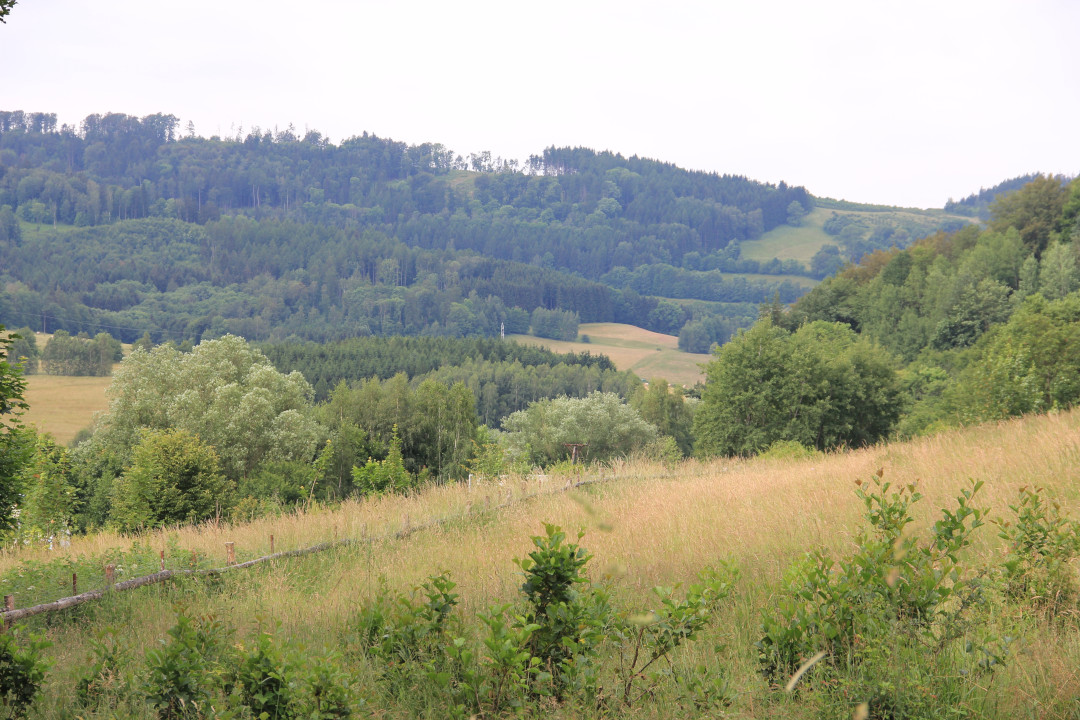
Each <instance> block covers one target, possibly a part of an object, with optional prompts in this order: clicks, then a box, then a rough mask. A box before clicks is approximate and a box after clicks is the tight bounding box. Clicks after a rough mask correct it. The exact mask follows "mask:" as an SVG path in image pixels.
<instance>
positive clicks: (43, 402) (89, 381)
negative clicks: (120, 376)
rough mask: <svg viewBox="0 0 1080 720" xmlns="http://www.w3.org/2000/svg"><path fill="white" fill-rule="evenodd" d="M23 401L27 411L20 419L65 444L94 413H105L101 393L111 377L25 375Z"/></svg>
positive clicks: (104, 404) (105, 397)
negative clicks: (28, 405)
mask: <svg viewBox="0 0 1080 720" xmlns="http://www.w3.org/2000/svg"><path fill="white" fill-rule="evenodd" d="M26 381H27V382H26V402H28V403H29V404H30V410H29V411H28V412H27V413H26V414H25V415H24V416H23V419H24V420H25V421H26V422H27V423H29V424H31V425H34V426H36V427H37V428H38V430H40V431H42V432H47V433H50V434H52V436H53V437H54V438H55V439H56V441H57V442H59V443H61V444H63V445H66V444H68V443H69V442H71V440H72V439H73V438H74V437H75V435H76V433H78V432H79V431H80V430H82V429H83V428H85V427H87V426H88V425H90V423H91V422H92V421H93V419H94V415H95V414H96V413H99V412H102V411H104V410H108V408H109V399H108V397H107V396H106V395H105V390H106V389H107V388H108V387H109V385H110V384H111V383H112V378H111V377H69V376H66V375H28V376H26Z"/></svg>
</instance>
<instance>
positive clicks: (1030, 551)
mask: <svg viewBox="0 0 1080 720" xmlns="http://www.w3.org/2000/svg"><path fill="white" fill-rule="evenodd" d="M1009 507H1010V509H1011V510H1012V511H1013V514H1014V515H1015V516H1016V519H1015V521H1014V522H1011V523H1010V522H1001V523H999V525H1000V527H1001V532H1000V533H999V535H1000V537H1001V538H1002V539H1004V540H1005V541H1006V542H1008V548H1009V554H1008V556H1007V557H1006V559H1005V564H1004V579H1005V589H1006V593H1007V594H1008V595H1009V596H1010V597H1012V598H1014V599H1023V600H1025V601H1027V602H1029V603H1031V604H1033V605H1035V606H1036V607H1039V608H1041V609H1044V610H1046V611H1047V612H1048V613H1049V614H1050V615H1056V614H1057V613H1058V612H1059V611H1060V610H1062V609H1064V608H1065V607H1069V606H1075V605H1076V601H1077V598H1078V597H1080V587H1078V580H1077V576H1076V570H1075V568H1074V567H1073V564H1072V561H1073V560H1074V559H1075V558H1076V557H1077V556H1078V555H1080V523H1078V522H1076V521H1075V520H1070V519H1069V518H1068V517H1067V515H1065V514H1064V513H1063V512H1062V510H1061V505H1060V504H1059V503H1058V502H1056V501H1049V500H1048V499H1047V498H1046V497H1045V495H1044V490H1043V488H1041V487H1036V488H1029V487H1022V488H1020V500H1019V502H1018V503H1017V504H1016V505H1010V506H1009Z"/></svg>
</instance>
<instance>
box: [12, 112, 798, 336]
mask: <svg viewBox="0 0 1080 720" xmlns="http://www.w3.org/2000/svg"><path fill="white" fill-rule="evenodd" d="M812 206H813V199H812V198H811V197H810V195H809V194H808V193H807V192H806V191H805V189H803V188H791V187H788V186H786V185H785V184H784V183H780V184H779V185H775V186H774V185H768V184H762V183H758V182H753V181H750V180H748V179H746V178H742V177H736V176H727V175H724V176H721V175H717V174H712V173H701V172H689V171H685V170H681V169H679V168H677V167H675V166H673V165H670V164H666V163H661V162H657V161H653V160H646V159H641V158H637V157H631V158H624V157H622V156H620V155H616V154H612V153H607V152H603V153H597V152H594V151H592V150H587V149H582V148H576V149H569V148H563V149H558V148H548V149H547V150H545V151H543V153H541V154H540V155H536V156H533V157H531V158H530V159H529V161H528V162H527V163H526V165H525V166H524V167H520V168H519V167H518V165H517V163H516V162H505V161H502V160H499V159H494V160H493V159H491V158H490V157H489V156H488V155H487V154H481V155H477V156H471V157H470V158H468V159H465V158H461V157H458V156H455V155H453V153H451V152H450V151H449V150H447V149H446V148H444V147H442V146H440V145H433V144H422V145H416V146H410V145H406V144H405V143H400V142H395V141H392V140H388V139H383V138H378V137H375V136H372V135H367V134H364V135H361V136H357V137H352V138H349V139H347V140H345V141H343V142H341V143H340V144H337V145H335V144H333V143H330V142H328V141H327V140H326V139H325V138H323V137H322V136H321V135H319V133H317V132H309V133H308V134H307V135H305V136H304V137H302V138H301V137H298V136H296V134H295V133H293V132H292V131H291V130H284V131H280V132H275V133H270V132H264V131H259V130H257V129H254V130H252V131H251V132H249V133H248V134H247V135H246V136H244V135H242V134H238V135H237V137H235V138H227V139H221V138H217V137H214V138H209V139H207V138H202V137H198V136H196V135H194V134H193V132H192V131H191V130H190V129H189V130H188V131H187V132H185V133H184V134H183V136H181V134H180V133H179V132H178V128H177V121H176V118H175V117H173V116H171V115H160V114H158V115H150V116H147V117H144V118H135V117H131V116H127V115H121V114H107V115H103V116H100V115H92V116H89V117H87V118H86V119H85V120H84V121H83V123H82V124H81V127H80V128H78V129H76V128H72V127H68V126H63V127H60V128H57V126H56V119H55V116H53V115H50V114H47V113H23V112H21V111H14V112H0V283H2V287H3V290H2V291H0V315H2V316H4V317H5V319H7V320H8V322H10V323H11V324H12V325H34V326H37V325H39V324H40V325H43V326H44V328H45V329H65V330H68V331H70V332H73V333H75V332H79V331H81V330H91V331H94V330H97V329H99V328H100V327H102V326H109V329H110V330H113V334H114V335H118V336H120V337H124V338H125V339H127V340H132V339H134V337H138V336H139V335H140V334H141V333H142V332H143V331H149V332H150V333H151V334H152V336H153V337H154V339H175V340H181V339H189V340H193V341H197V340H199V339H201V338H203V337H217V336H220V335H221V334H223V333H225V332H232V333H237V334H241V335H243V336H245V337H247V338H250V339H268V338H276V339H283V338H287V337H290V336H296V337H300V338H305V339H313V340H327V339H335V338H343V337H353V336H358V335H366V334H382V335H390V334H429V335H455V336H472V335H485V336H493V335H495V334H497V333H498V332H499V331H500V328H501V327H502V326H504V325H505V326H507V328H508V329H507V331H508V332H521V331H523V330H524V328H522V327H521V325H522V323H523V322H527V321H525V320H523V318H524V317H526V316H528V317H531V315H532V313H533V312H534V311H535V310H536V309H537V308H542V309H545V310H553V309H558V310H563V311H568V312H576V313H577V314H578V317H579V319H580V320H582V321H615V322H625V323H630V324H635V325H640V326H642V327H645V328H648V329H651V330H655V331H659V332H664V333H671V334H677V333H679V331H680V330H681V329H682V328H683V327H684V326H686V325H687V324H688V323H692V322H696V325H695V326H694V327H696V328H698V329H699V330H700V328H701V327H704V326H705V325H707V322H706V321H708V320H709V319H710V318H713V317H715V316H717V315H722V316H725V317H728V318H730V319H731V320H732V321H733V322H742V317H743V316H744V315H745V310H744V309H739V310H737V311H736V312H735V314H734V315H732V314H731V313H730V312H728V311H727V310H726V309H725V308H722V307H720V306H718V305H713V306H709V305H708V304H707V303H721V302H722V303H760V302H763V301H766V300H768V299H771V298H772V297H773V296H776V295H778V296H779V297H780V298H781V299H782V300H783V301H785V302H790V301H793V300H795V299H796V298H797V297H798V296H799V295H800V294H802V293H803V292H805V289H804V288H803V287H801V286H799V285H796V284H793V283H791V282H790V281H787V280H782V279H779V278H778V279H777V280H776V281H773V280H769V279H762V278H754V279H746V278H739V277H736V278H730V277H724V276H721V274H720V273H719V272H718V271H721V270H725V271H736V272H757V271H762V270H764V271H766V272H776V273H779V272H790V271H792V270H798V269H799V268H798V267H793V266H790V267H789V266H782V265H781V264H779V263H776V264H773V265H766V266H762V265H761V264H759V263H757V262H753V263H751V264H749V265H748V264H747V262H746V261H740V260H739V258H738V257H737V254H738V252H737V251H738V241H739V240H746V239H752V238H755V237H758V236H760V235H761V234H762V233H763V232H765V231H767V230H769V229H770V228H773V227H776V226H777V225H779V224H782V223H785V222H788V221H789V219H790V217H791V213H792V212H793V208H795V209H796V210H798V212H797V213H796V214H799V213H802V212H805V211H806V210H809V209H810V208H812ZM631 268H633V270H631ZM628 273H629V275H628ZM659 298H672V299H686V300H689V299H695V300H704V301H706V304H702V303H693V304H690V303H674V302H668V303H666V304H665V303H663V302H662V301H661V300H660V299H659ZM703 323H704V324H703ZM526 327H527V325H526ZM510 328H513V329H510ZM698 334H700V332H698ZM129 335H130V336H132V337H128V336H129ZM722 339H723V338H722V337H721V336H720V335H716V336H715V337H713V336H711V335H710V336H708V337H707V340H706V341H718V340H722Z"/></svg>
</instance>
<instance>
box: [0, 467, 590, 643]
mask: <svg viewBox="0 0 1080 720" xmlns="http://www.w3.org/2000/svg"><path fill="white" fill-rule="evenodd" d="M605 479H607V478H605V476H604V474H601V475H599V476H598V477H594V478H589V479H581V480H577V481H576V482H575V480H574V478H573V476H571V477H570V479H569V480H567V482H566V485H564V486H563V487H562V488H558V489H556V490H554V491H551V490H549V491H546V492H545V491H543V490H540V491H536V492H532V493H526V494H523V495H522V496H520V497H519V498H518V499H517V500H516V501H515V500H514V498H513V493H512V492H510V493H507V497H506V500H505V501H504V502H501V503H498V504H497V505H494V506H491V505H487V506H477V507H476V508H475V510H474V509H473V508H472V507H471V505H470V506H469V507H467V509H466V510H465V512H464V513H461V514H458V515H453V516H447V517H441V518H434V519H430V520H427V521H425V522H423V523H420V524H418V525H413V524H411V523H410V521H409V516H408V515H406V516H405V518H404V522H403V523H402V528H401V529H400V530H398V531H396V532H392V533H388V534H385V535H381V536H376V537H366V536H365V537H362V538H345V539H342V540H332V541H329V542H324V543H319V544H318V545H312V546H311V547H306V548H300V549H298V550H286V551H284V552H278V553H275V552H274V551H273V550H274V536H273V535H271V536H270V554H269V555H264V556H262V557H257V558H254V559H252V560H246V561H244V562H241V563H238V562H235V546H234V545H233V543H231V542H227V543H225V549H226V554H227V557H228V561H227V564H226V565H225V566H224V567H218V568H201V569H190V570H166V569H165V552H164V551H162V553H161V558H162V560H161V562H162V566H161V567H162V569H161V572H156V573H153V574H152V575H143V576H141V577H137V578H131V579H130V580H124V581H122V582H118V583H114V582H113V581H112V578H113V573H112V572H110V570H111V569H112V566H111V565H110V566H106V568H105V582H106V585H105V587H104V588H102V589H100V590H89V591H87V592H84V593H78V594H75V593H76V590H77V587H78V579H77V577H76V575H75V574H74V573H73V574H72V579H71V582H72V593H73V594H72V595H71V596H70V597H65V598H60V599H59V600H54V601H52V602H47V603H41V604H40V605H33V606H31V607H25V608H16V607H15V602H14V597H13V596H11V595H5V596H4V609H3V610H2V611H0V627H2V628H7V627H9V626H10V625H11V624H12V623H13V622H15V621H16V620H22V619H24V618H28V617H33V616H34V615H41V614H43V613H49V612H57V611H59V610H66V609H68V608H72V607H75V606H77V605H82V604H83V603H86V602H90V601H91V600H98V599H100V598H103V597H105V596H106V595H107V594H109V593H113V592H122V591H125V590H134V589H135V588H140V587H144V586H146V585H154V584H156V583H162V582H165V581H166V580H171V579H173V578H181V577H191V576H200V575H220V574H223V573H226V572H229V571H232V570H242V569H245V568H250V567H255V566H256V565H260V564H262V563H266V562H273V561H274V560H284V559H287V558H294V557H301V556H304V555H311V554H312V553H318V552H323V551H326V550H332V549H334V548H340V547H348V546H350V545H361V544H365V543H373V542H381V541H383V540H394V539H398V540H400V539H402V538H406V537H408V536H409V535H411V534H413V533H415V532H420V531H422V530H429V529H431V528H434V527H439V526H442V525H445V524H446V523H449V522H451V521H453V520H460V519H463V518H466V517H468V516H469V515H471V514H474V512H480V511H486V510H489V509H496V510H497V509H501V508H505V507H509V506H510V505H513V504H514V503H515V502H523V501H525V500H530V499H532V498H535V497H539V496H540V495H548V494H552V492H567V491H569V490H573V489H575V488H579V487H582V486H584V485H592V484H594V483H598V482H603V481H604V480H605ZM488 498H490V496H488Z"/></svg>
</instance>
